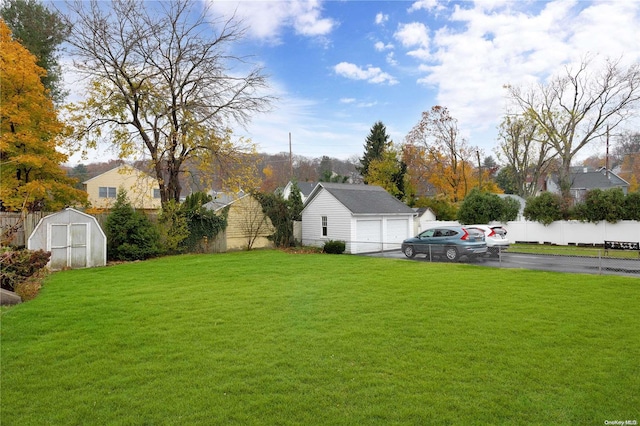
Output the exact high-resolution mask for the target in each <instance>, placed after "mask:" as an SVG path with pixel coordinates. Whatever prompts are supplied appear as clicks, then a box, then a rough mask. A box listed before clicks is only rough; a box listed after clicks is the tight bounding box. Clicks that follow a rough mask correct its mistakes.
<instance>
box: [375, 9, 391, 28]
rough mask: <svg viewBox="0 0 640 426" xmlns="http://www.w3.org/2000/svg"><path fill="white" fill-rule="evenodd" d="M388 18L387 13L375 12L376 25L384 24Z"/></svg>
mask: <svg viewBox="0 0 640 426" xmlns="http://www.w3.org/2000/svg"><path fill="white" fill-rule="evenodd" d="M388 20H389V15H385V14H384V13H382V12H378V13H377V14H376V24H377V25H384V23H385V22H387V21H388Z"/></svg>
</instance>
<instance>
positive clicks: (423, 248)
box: [415, 229, 436, 253]
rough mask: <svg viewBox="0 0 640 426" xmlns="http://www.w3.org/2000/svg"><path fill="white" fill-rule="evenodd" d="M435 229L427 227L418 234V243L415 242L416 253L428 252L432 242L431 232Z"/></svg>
mask: <svg viewBox="0 0 640 426" xmlns="http://www.w3.org/2000/svg"><path fill="white" fill-rule="evenodd" d="M435 231H436V230H435V229H427V230H426V231H424V232H421V233H420V234H418V238H420V244H416V247H415V250H416V253H429V246H430V245H431V244H432V240H433V234H434V232H435Z"/></svg>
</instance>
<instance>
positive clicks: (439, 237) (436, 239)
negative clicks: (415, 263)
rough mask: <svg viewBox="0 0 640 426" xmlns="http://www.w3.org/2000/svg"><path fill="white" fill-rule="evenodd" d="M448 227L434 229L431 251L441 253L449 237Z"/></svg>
mask: <svg viewBox="0 0 640 426" xmlns="http://www.w3.org/2000/svg"><path fill="white" fill-rule="evenodd" d="M448 235H449V229H436V230H435V231H434V233H433V237H432V238H431V253H432V254H442V253H444V248H445V245H446V243H447V240H448V239H449V236H448Z"/></svg>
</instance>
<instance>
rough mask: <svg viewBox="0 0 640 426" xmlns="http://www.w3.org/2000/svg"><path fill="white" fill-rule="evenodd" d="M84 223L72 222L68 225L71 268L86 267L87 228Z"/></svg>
mask: <svg viewBox="0 0 640 426" xmlns="http://www.w3.org/2000/svg"><path fill="white" fill-rule="evenodd" d="M87 225H88V224H86V223H72V224H70V225H69V236H70V237H71V238H70V240H71V241H70V245H69V250H71V252H70V253H69V260H70V265H69V266H71V267H72V268H86V267H87V240H88V238H87V234H88V232H87V230H88V229H89V228H88V226H87Z"/></svg>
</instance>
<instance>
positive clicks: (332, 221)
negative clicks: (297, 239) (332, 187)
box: [302, 191, 351, 252]
mask: <svg viewBox="0 0 640 426" xmlns="http://www.w3.org/2000/svg"><path fill="white" fill-rule="evenodd" d="M322 216H327V236H326V237H325V236H322ZM350 235H351V212H350V211H349V210H347V208H346V207H345V206H343V205H342V204H341V203H340V202H339V201H338V200H336V199H335V198H334V197H333V195H331V194H329V193H328V192H327V191H320V192H319V193H318V195H317V196H316V197H315V198H314V199H313V200H311V203H310V204H308V205H307V206H305V208H304V210H303V211H302V244H303V245H305V246H316V247H322V246H323V245H324V243H325V242H326V241H328V240H341V241H345V242H347V249H346V251H347V252H350V242H349V241H348V240H349V236H350Z"/></svg>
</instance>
